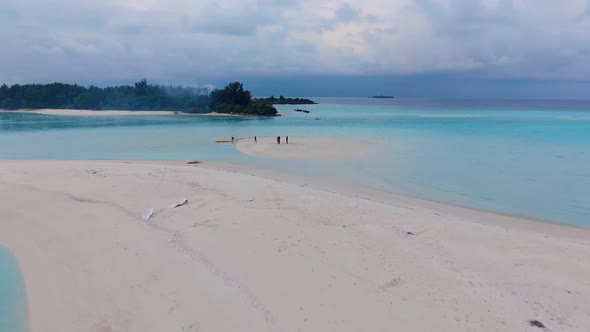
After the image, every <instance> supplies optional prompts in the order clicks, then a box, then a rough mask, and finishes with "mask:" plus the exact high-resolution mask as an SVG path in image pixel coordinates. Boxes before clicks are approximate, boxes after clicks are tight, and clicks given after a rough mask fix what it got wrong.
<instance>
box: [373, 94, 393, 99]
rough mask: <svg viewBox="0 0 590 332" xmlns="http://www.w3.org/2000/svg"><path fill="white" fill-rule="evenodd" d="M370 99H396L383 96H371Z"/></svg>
mask: <svg viewBox="0 0 590 332" xmlns="http://www.w3.org/2000/svg"><path fill="white" fill-rule="evenodd" d="M369 98H375V99H392V98H395V97H394V96H382V95H377V96H371V97H369Z"/></svg>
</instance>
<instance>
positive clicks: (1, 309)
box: [0, 246, 29, 332]
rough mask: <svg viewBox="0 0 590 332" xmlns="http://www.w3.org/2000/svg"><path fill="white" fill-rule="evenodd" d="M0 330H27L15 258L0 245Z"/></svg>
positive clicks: (16, 331) (21, 287)
mask: <svg viewBox="0 0 590 332" xmlns="http://www.w3.org/2000/svg"><path fill="white" fill-rule="evenodd" d="M0 331H2V332H4V331H6V332H26V331H29V325H28V321H27V306H26V298H25V291H24V286H23V280H22V276H21V275H20V271H19V268H18V265H17V262H16V260H15V259H14V257H13V256H12V255H11V254H10V252H9V251H8V250H6V249H5V248H3V247H2V246H0Z"/></svg>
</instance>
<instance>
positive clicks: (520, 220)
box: [0, 138, 590, 241]
mask: <svg viewBox="0 0 590 332" xmlns="http://www.w3.org/2000/svg"><path fill="white" fill-rule="evenodd" d="M242 139H248V138H242ZM242 139H240V140H242ZM22 162H26V163H48V162H49V163H97V164H98V165H100V164H102V163H107V164H108V163H114V164H131V165H133V164H139V165H163V166H164V165H168V166H187V167H199V168H204V169H209V170H213V171H219V172H224V173H233V174H240V175H245V176H249V177H254V178H261V179H265V180H271V181H276V182H279V183H284V184H289V185H295V186H300V187H304V188H310V189H313V190H319V191H323V192H326V193H331V194H337V195H341V196H345V197H348V198H352V199H361V200H366V201H370V202H374V203H379V204H386V205H392V206H398V207H405V208H409V209H424V210H429V211H433V212H442V213H446V214H450V215H453V216H456V217H457V218H459V219H460V220H468V219H469V220H471V219H477V220H479V222H480V223H481V224H490V225H492V226H497V227H504V228H509V229H511V230H514V231H531V232H536V233H539V234H544V235H557V236H563V237H568V238H571V239H575V240H584V241H585V240H589V241H590V227H584V226H579V225H574V224H567V223H561V222H557V221H552V220H546V219H538V218H532V217H529V216H523V215H517V214H510V213H504V212H499V211H490V210H485V209H479V208H477V207H472V206H466V205H459V204H453V203H448V202H444V201H437V200H432V199H427V198H420V197H414V196H411V195H408V194H404V193H401V192H390V191H385V190H381V189H376V188H373V187H370V186H365V185H361V184H357V183H352V182H348V183H344V182H343V181H341V180H328V179H325V178H322V177H319V176H306V175H297V174H290V173H286V172H280V171H276V170H271V169H264V168H259V167H251V166H246V165H240V164H234V163H228V162H217V161H207V160H198V161H196V162H197V163H196V164H189V162H195V161H191V160H158V159H154V160H120V159H91V160H85V159H83V160H79V159H72V160H70V159H66V160H60V159H56V160H45V159H0V166H1V165H2V164H3V163H22ZM408 206H409V207H408ZM471 221H472V220H471Z"/></svg>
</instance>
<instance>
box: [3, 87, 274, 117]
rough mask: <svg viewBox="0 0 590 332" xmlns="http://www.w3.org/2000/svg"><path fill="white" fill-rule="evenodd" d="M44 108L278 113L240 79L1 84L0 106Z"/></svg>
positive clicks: (10, 108) (6, 107)
mask: <svg viewBox="0 0 590 332" xmlns="http://www.w3.org/2000/svg"><path fill="white" fill-rule="evenodd" d="M41 108H52V109H88V110H172V111H180V112H187V113H209V112H212V111H215V112H219V113H234V114H251V115H265V116H274V115H277V114H278V112H277V110H276V109H275V108H274V107H273V106H272V102H271V101H270V100H266V99H253V98H252V95H251V93H250V91H248V90H245V89H244V86H243V84H242V83H240V82H233V83H230V84H228V85H227V86H226V87H225V88H223V89H218V90H210V89H206V88H189V87H183V86H166V85H154V84H149V83H148V82H147V81H146V80H141V81H139V82H137V83H135V84H134V85H123V86H116V87H106V88H100V87H96V86H89V87H85V86H81V85H77V84H64V83H51V84H24V85H19V84H16V85H12V86H7V85H6V84H4V85H2V86H0V109H7V110H16V109H41Z"/></svg>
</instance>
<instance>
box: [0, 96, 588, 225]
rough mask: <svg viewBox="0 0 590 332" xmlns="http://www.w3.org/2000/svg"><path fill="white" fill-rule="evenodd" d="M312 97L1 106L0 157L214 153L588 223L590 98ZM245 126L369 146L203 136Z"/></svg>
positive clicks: (217, 157) (249, 131)
mask: <svg viewBox="0 0 590 332" xmlns="http://www.w3.org/2000/svg"><path fill="white" fill-rule="evenodd" d="M315 100H316V101H318V102H319V103H320V104H318V105H309V106H308V105H305V106H289V105H282V106H279V107H278V108H279V111H280V112H281V113H282V114H284V116H283V117H278V118H239V117H188V116H187V117H184V116H134V117H75V116H49V115H35V114H17V113H14V114H0V158H2V159H183V160H187V159H199V160H211V161H222V162H229V163H238V164H244V165H248V166H255V167H260V168H265V169H271V170H278V171H285V172H290V173H296V174H301V175H310V176H321V177H328V178H331V179H335V180H346V181H348V182H353V183H357V184H362V185H366V186H370V187H373V188H376V189H379V190H384V191H389V192H396V193H402V194H406V195H409V196H414V197H418V198H424V199H429V200H434V201H440V202H446V203H451V204H456V205H461V206H468V207H473V208H478V209H483V210H489V211H494V212H500V213H506V214H513V215H518V216H525V217H530V218H535V219H540V220H546V221H551V222H556V223H564V224H570V225H577V226H584V227H590V102H586V101H510V100H504V101H498V100H495V101H494V100H490V101H486V100H410V99H368V98H315ZM295 108H305V109H308V110H310V111H311V114H304V113H297V112H294V111H293V110H294V109H295ZM315 117H320V118H321V121H315V120H314V119H315ZM254 135H257V136H259V137H260V136H273V137H274V136H278V135H281V136H291V137H293V138H292V140H293V139H294V137H296V136H334V137H346V138H349V139H350V138H353V139H354V138H359V139H362V140H366V141H370V142H371V151H372V152H370V153H368V154H367V157H366V158H364V159H362V160H360V159H359V160H354V159H352V160H338V161H317V160H301V161H300V160H298V161H292V160H290V161H286V160H273V159H258V158H253V157H249V156H245V155H242V154H241V153H239V152H238V151H236V150H235V149H234V148H233V147H232V146H231V145H221V144H215V143H214V140H215V139H220V138H227V137H231V136H235V137H252V136H254Z"/></svg>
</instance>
